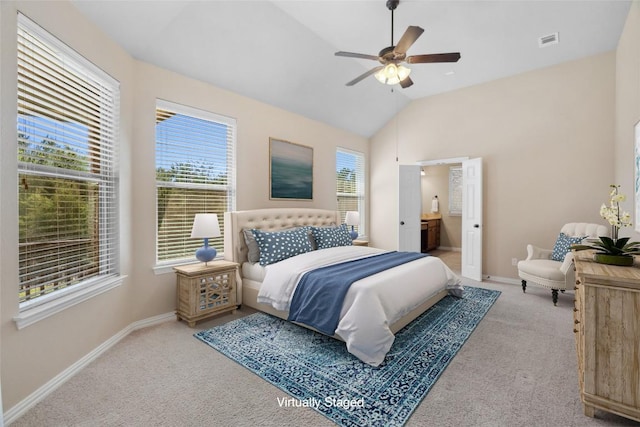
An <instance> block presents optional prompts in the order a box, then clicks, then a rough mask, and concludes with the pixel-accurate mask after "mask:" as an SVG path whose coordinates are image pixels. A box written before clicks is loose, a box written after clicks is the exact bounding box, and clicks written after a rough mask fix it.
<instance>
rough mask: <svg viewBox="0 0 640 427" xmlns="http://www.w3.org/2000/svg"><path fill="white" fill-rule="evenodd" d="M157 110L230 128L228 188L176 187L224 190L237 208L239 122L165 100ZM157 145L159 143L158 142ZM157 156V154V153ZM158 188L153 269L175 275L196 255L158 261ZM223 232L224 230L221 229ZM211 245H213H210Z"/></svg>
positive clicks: (183, 185) (160, 100)
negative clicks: (178, 267)
mask: <svg viewBox="0 0 640 427" xmlns="http://www.w3.org/2000/svg"><path fill="white" fill-rule="evenodd" d="M157 109H164V110H169V111H171V112H174V113H177V114H181V115H185V116H190V117H193V118H197V119H201V120H206V121H211V122H215V123H219V124H224V125H226V126H228V127H229V129H230V131H231V135H230V136H228V137H227V144H230V147H229V146H227V162H228V166H227V167H228V169H229V180H228V184H227V185H226V186H222V185H206V186H205V185H203V184H198V183H193V184H188V183H180V184H178V185H176V186H179V187H180V188H189V189H202V188H210V189H216V190H221V189H224V190H226V192H227V205H228V206H229V210H231V211H233V210H235V207H236V163H235V162H236V160H235V159H236V146H237V144H236V140H237V121H236V119H234V118H231V117H227V116H223V115H220V114H216V113H213V112H210V111H206V110H202V109H199V108H195V107H190V106H187V105H183V104H178V103H175V102H170V101H166V100H163V99H157V100H156V111H157ZM156 143H157V142H156ZM156 155H157V153H156ZM158 188H159V181H157V180H156V215H155V217H156V239H155V248H156V263H155V266H154V267H153V271H154V273H155V274H167V273H173V267H175V266H179V265H185V264H191V263H194V262H197V260H196V258H195V253H194V255H193V256H190V257H188V258H180V259H173V260H166V261H161V260H159V259H158V239H159V236H158V232H157V231H158V227H157V218H158V212H157V209H158ZM223 220H224V218H223V217H222V216H221V215H218V221H219V222H220V224H221V225H222V224H223ZM221 230H222V228H221ZM210 244H211V243H210ZM220 249H221V248H218V254H217V258H220V257H222V256H224V253H223V251H222V250H220Z"/></svg>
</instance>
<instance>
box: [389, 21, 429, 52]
mask: <svg viewBox="0 0 640 427" xmlns="http://www.w3.org/2000/svg"><path fill="white" fill-rule="evenodd" d="M423 32H424V30H423V29H422V28H420V27H416V26H413V25H412V26H410V27H408V28H407V30H406V31H405V32H404V34H403V35H402V37H400V40H399V41H398V44H396V47H395V49H393V51H394V52H395V53H407V50H409V48H410V47H411V45H412V44H414V43H415V41H416V40H418V37H420V35H421V34H422V33H423Z"/></svg>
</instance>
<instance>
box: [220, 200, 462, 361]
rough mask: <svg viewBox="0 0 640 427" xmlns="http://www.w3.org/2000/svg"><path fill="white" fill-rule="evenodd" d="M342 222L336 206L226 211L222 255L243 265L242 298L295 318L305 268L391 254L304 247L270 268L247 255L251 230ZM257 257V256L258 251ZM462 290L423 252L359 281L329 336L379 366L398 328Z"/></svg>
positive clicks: (239, 290) (327, 226)
mask: <svg viewBox="0 0 640 427" xmlns="http://www.w3.org/2000/svg"><path fill="white" fill-rule="evenodd" d="M340 222H341V221H340V215H339V213H338V212H337V211H331V210H324V209H309V208H274V209H257V210H248V211H235V212H226V213H225V216H224V227H225V233H224V257H225V259H227V260H230V261H233V262H236V263H238V264H240V268H239V277H238V284H239V285H238V286H237V301H238V303H239V304H242V305H246V306H249V307H252V308H254V309H256V310H259V311H262V312H265V313H268V314H271V315H273V316H277V317H279V318H282V319H285V320H289V315H290V313H289V309H290V308H291V306H290V300H288V298H289V299H291V298H292V296H293V293H295V290H296V287H297V286H298V283H299V282H300V281H301V280H302V279H301V277H303V276H305V275H307V274H306V272H308V271H310V270H312V269H314V268H321V267H322V266H324V265H327V264H332V263H333V264H335V263H339V262H342V261H344V260H358V259H360V258H363V259H364V258H368V257H371V259H370V261H371V260H373V257H375V256H378V255H380V256H389V255H390V254H386V253H387V252H389V251H384V250H382V249H377V248H369V247H362V246H355V245H354V246H351V245H347V246H339V247H335V248H323V249H317V250H313V251H308V252H304V253H301V254H299V255H296V256H292V257H289V258H286V259H283V260H280V261H277V262H273V263H271V264H269V265H266V266H261V265H260V264H259V263H257V262H250V261H249V248H248V246H247V241H246V240H245V231H246V230H259V233H261V234H264V235H273V232H276V231H283V230H291V229H294V230H295V229H296V227H298V228H299V227H307V228H309V227H318V228H322V229H323V230H324V229H328V230H332V229H333V228H335V227H336V226H339V225H340ZM318 228H314V230H318ZM309 229H310V228H309ZM249 234H251V233H249ZM256 235H257V234H256ZM312 241H313V239H312ZM252 257H253V258H252V259H253V260H254V261H255V254H252ZM261 261H262V259H261ZM309 275H310V274H309ZM280 288H282V289H280ZM285 288H286V291H285V290H283V289H285ZM287 292H288V293H287ZM292 292H293V293H292ZM298 292H300V291H298ZM462 292H463V288H462V286H461V285H460V279H459V278H458V277H457V276H456V275H455V274H454V273H453V272H452V271H451V270H450V269H449V268H448V267H447V266H446V265H445V264H444V263H443V262H442V261H441V260H440V259H439V258H437V257H429V256H428V257H420V258H418V259H415V260H413V261H410V262H406V263H404V264H401V265H398V266H396V267H393V268H389V269H386V270H384V271H380V272H378V273H377V274H374V275H372V276H369V277H365V278H362V279H360V280H358V281H356V282H354V283H353V284H352V285H351V286H350V287H349V288H348V290H347V291H346V296H345V297H344V303H343V304H342V307H341V308H340V310H339V311H340V314H339V316H340V317H339V320H338V324H337V325H338V326H337V328H336V329H335V331H334V333H333V335H332V334H330V333H326V332H325V334H327V335H332V336H334V337H335V338H337V339H340V340H342V341H344V342H345V343H346V345H347V350H348V351H349V352H350V353H352V354H353V355H355V356H356V357H358V358H359V359H361V360H362V361H363V362H365V363H368V364H370V365H372V366H379V365H380V364H381V363H382V362H383V361H384V357H385V355H386V354H387V352H388V351H389V349H390V348H391V345H392V344H393V340H394V335H393V334H394V333H396V332H397V331H399V330H400V329H402V328H403V327H404V326H406V325H407V324H409V323H410V322H411V321H413V320H414V319H416V318H417V317H418V316H419V315H420V314H422V313H423V312H424V311H425V310H427V309H428V308H429V307H431V306H432V305H433V304H435V303H436V302H438V301H439V300H441V299H442V298H444V297H445V296H446V295H447V294H452V295H455V296H462ZM259 301H262V302H259ZM296 308H297V307H296ZM296 323H298V322H296ZM301 326H305V327H309V328H311V329H314V328H313V327H310V326H308V325H306V324H301Z"/></svg>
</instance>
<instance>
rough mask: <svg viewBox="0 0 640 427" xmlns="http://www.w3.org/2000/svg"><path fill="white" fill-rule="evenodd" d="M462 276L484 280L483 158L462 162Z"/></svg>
mask: <svg viewBox="0 0 640 427" xmlns="http://www.w3.org/2000/svg"><path fill="white" fill-rule="evenodd" d="M462 211H463V212H462V260H461V261H462V276H464V277H467V278H469V279H473V280H477V281H479V282H481V281H482V158H477V159H470V160H465V161H463V162H462Z"/></svg>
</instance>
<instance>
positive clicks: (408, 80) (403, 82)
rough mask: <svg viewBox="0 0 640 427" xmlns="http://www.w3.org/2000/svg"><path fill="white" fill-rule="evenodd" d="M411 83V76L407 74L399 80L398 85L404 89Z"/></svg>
mask: <svg viewBox="0 0 640 427" xmlns="http://www.w3.org/2000/svg"><path fill="white" fill-rule="evenodd" d="M412 84H413V80H411V77H409V76H407V77H406V78H405V79H404V80H400V86H402V89H406V88H408V87H409V86H411V85H412Z"/></svg>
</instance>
